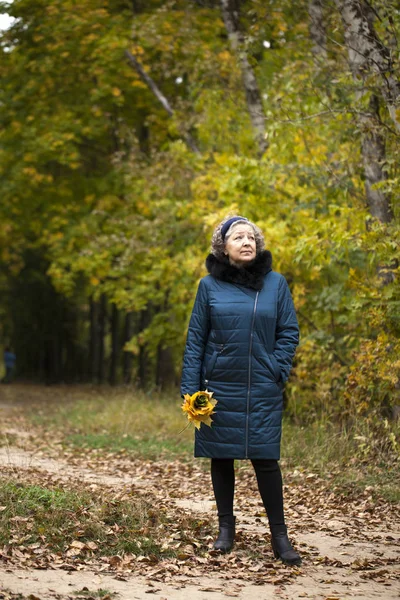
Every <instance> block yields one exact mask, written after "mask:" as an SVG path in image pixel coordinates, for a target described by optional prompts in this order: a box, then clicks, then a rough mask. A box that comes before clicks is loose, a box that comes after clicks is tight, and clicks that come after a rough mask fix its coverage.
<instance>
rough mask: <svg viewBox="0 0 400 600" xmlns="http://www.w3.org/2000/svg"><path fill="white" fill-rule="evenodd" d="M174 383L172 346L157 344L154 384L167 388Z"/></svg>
mask: <svg viewBox="0 0 400 600" xmlns="http://www.w3.org/2000/svg"><path fill="white" fill-rule="evenodd" d="M174 384H175V367H174V360H173V356H172V348H163V347H162V345H161V344H159V346H158V349H157V367H156V385H157V386H158V387H160V388H161V389H163V388H168V387H170V386H172V385H174Z"/></svg>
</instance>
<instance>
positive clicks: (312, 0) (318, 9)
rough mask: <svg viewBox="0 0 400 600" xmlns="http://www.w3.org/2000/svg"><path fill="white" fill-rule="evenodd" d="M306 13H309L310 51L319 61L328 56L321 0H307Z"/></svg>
mask: <svg viewBox="0 0 400 600" xmlns="http://www.w3.org/2000/svg"><path fill="white" fill-rule="evenodd" d="M308 14H309V15H310V38H311V40H312V42H313V47H312V53H313V55H314V57H315V58H316V59H317V60H318V61H319V62H322V61H324V60H326V58H327V57H328V52H327V43H326V30H325V22H324V13H323V2H322V0H309V3H308Z"/></svg>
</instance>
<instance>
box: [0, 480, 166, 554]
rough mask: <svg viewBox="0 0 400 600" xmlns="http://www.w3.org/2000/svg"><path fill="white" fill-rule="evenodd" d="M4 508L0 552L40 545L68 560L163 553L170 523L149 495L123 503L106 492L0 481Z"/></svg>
mask: <svg viewBox="0 0 400 600" xmlns="http://www.w3.org/2000/svg"><path fill="white" fill-rule="evenodd" d="M0 507H1V510H0V547H1V546H2V545H11V546H14V547H18V548H21V546H22V547H24V548H27V549H29V548H30V547H32V546H33V547H35V546H36V544H39V545H40V546H46V547H49V548H51V550H52V551H55V552H61V553H65V552H67V554H68V555H69V556H71V555H74V554H76V555H80V554H83V555H87V554H95V555H100V556H109V555H115V554H121V553H122V554H123V553H129V554H142V555H146V556H148V555H155V556H161V554H163V553H162V551H161V544H162V540H161V539H160V537H159V536H160V531H162V529H163V526H164V525H166V524H167V522H168V519H167V517H166V515H165V514H164V513H163V511H161V510H158V509H157V510H155V509H154V503H153V502H151V498H149V497H148V496H147V499H144V498H141V497H136V496H135V497H133V496H129V497H124V498H122V499H121V498H118V497H115V496H112V494H111V493H110V492H107V491H104V490H102V491H98V490H97V491H96V492H89V491H86V490H65V489H58V488H54V489H51V488H45V487H41V486H39V485H28V484H23V483H20V482H17V481H14V480H11V479H8V480H3V481H1V485H0ZM163 555H165V553H164V554H163ZM168 555H171V552H170V551H169V554H168Z"/></svg>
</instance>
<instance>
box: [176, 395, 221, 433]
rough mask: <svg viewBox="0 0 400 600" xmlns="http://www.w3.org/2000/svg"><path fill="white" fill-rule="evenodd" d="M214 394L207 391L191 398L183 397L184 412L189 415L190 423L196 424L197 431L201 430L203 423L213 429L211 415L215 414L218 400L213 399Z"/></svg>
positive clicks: (188, 396)
mask: <svg viewBox="0 0 400 600" xmlns="http://www.w3.org/2000/svg"><path fill="white" fill-rule="evenodd" d="M213 393H214V392H209V391H208V390H205V391H204V392H195V393H194V394H192V395H191V396H190V395H189V394H185V395H184V397H183V398H184V402H183V404H182V411H183V412H184V413H186V414H187V418H188V420H189V423H190V422H191V423H194V426H195V427H196V428H197V429H200V425H201V424H202V423H204V425H208V426H209V427H211V423H212V419H211V415H213V414H214V413H215V410H214V407H215V405H216V404H217V400H215V398H213V397H212V395H213Z"/></svg>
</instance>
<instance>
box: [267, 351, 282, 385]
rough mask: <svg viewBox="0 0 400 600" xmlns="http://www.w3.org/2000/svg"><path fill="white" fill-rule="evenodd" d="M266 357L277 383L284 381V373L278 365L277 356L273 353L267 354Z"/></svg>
mask: <svg viewBox="0 0 400 600" xmlns="http://www.w3.org/2000/svg"><path fill="white" fill-rule="evenodd" d="M265 359H266V362H267V365H268V368H269V370H270V371H271V375H273V376H274V378H275V381H276V382H277V383H279V382H281V381H282V373H281V370H280V368H279V365H278V361H277V360H276V358H275V356H273V355H272V354H266V355H265Z"/></svg>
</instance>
